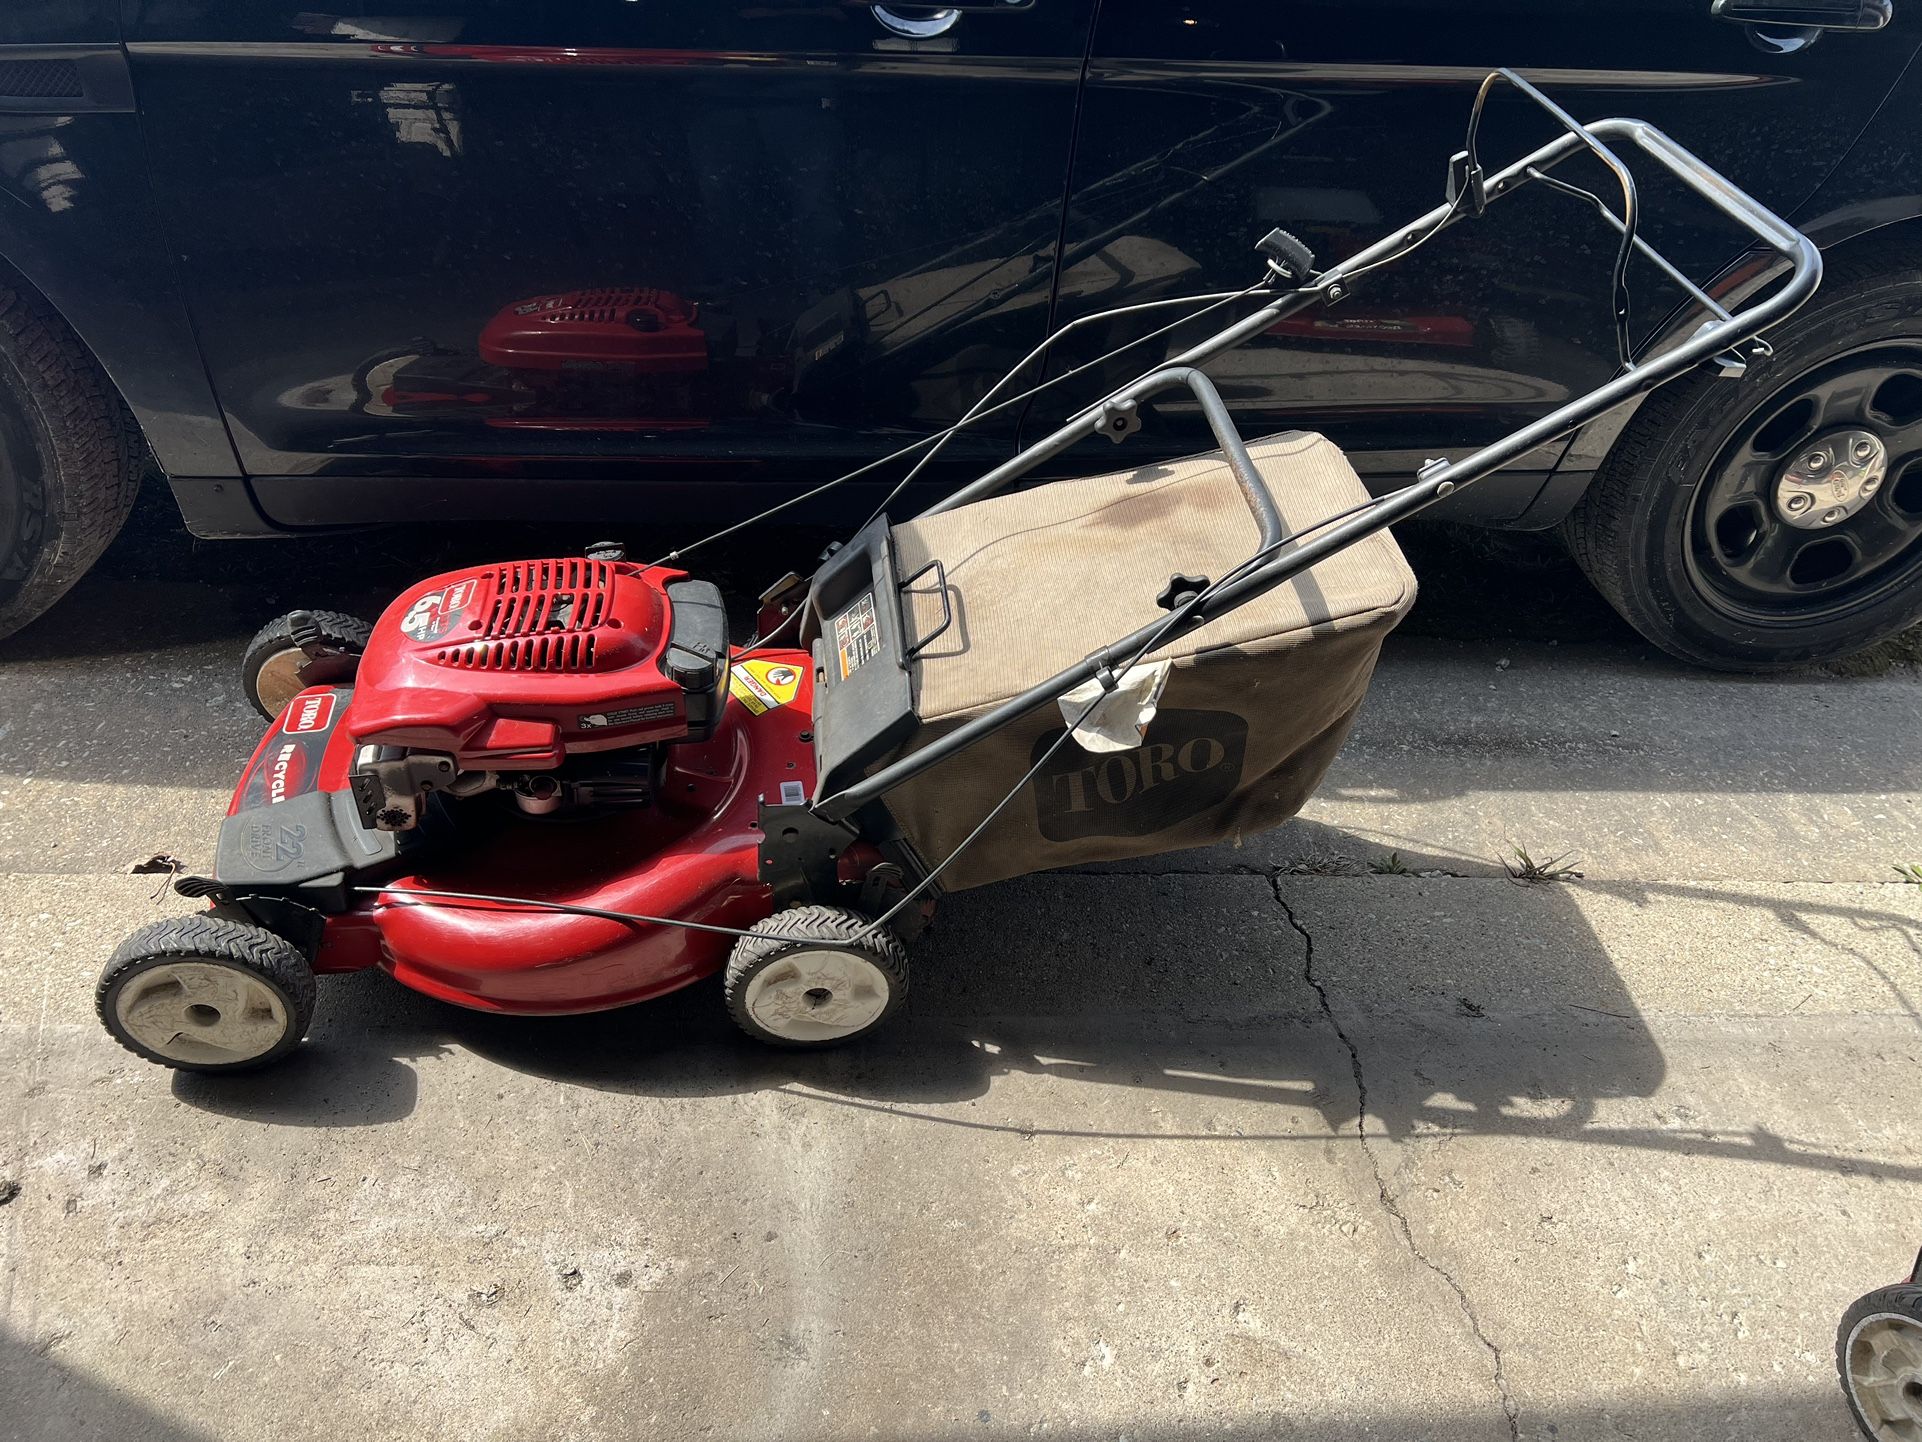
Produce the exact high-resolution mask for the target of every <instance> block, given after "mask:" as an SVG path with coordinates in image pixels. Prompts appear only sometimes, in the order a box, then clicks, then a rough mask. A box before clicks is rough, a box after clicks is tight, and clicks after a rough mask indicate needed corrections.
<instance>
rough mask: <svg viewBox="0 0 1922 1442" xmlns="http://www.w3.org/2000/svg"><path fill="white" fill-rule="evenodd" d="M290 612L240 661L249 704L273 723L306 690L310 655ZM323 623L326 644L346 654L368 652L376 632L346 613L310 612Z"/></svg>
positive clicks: (271, 624) (272, 624) (261, 631)
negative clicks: (305, 667)
mask: <svg viewBox="0 0 1922 1442" xmlns="http://www.w3.org/2000/svg"><path fill="white" fill-rule="evenodd" d="M295 614H296V613H295V612H293V611H289V612H288V613H287V614H286V615H284V616H276V617H274V619H273V620H271V621H269V622H268V623H267V624H266V625H264V626H262V627H261V628H260V629H259V630H258V631H256V632H254V638H253V640H251V641H249V642H248V643H247V649H246V651H244V652H243V653H242V654H241V658H240V689H241V690H242V691H243V692H245V693H246V696H247V701H248V703H249V704H250V705H251V706H252V707H253V708H254V710H256V711H258V712H259V713H260V714H261V715H262V716H265V717H266V718H267V719H268V720H269V721H271V720H273V719H274V717H276V716H278V715H279V714H280V713H281V712H282V711H283V710H285V709H286V707H287V703H288V702H289V701H291V700H293V699H294V697H296V696H298V695H299V694H300V693H301V691H302V690H304V689H305V688H304V687H303V686H302V685H301V682H300V668H301V666H302V665H303V664H304V663H305V662H306V660H307V653H306V652H305V651H303V650H301V649H300V646H299V645H298V644H297V643H296V642H295V641H294V632H293V625H292V621H293V617H294V615H295ZM308 614H309V615H310V616H312V617H313V618H314V620H315V621H316V622H317V623H319V626H320V633H321V637H322V639H323V640H325V641H327V642H328V643H329V644H330V645H333V646H337V647H339V648H340V649H341V650H344V651H364V650H366V649H367V643H368V641H369V640H371V639H372V637H373V634H374V628H373V627H372V626H370V625H368V623H367V622H365V621H363V620H361V619H360V617H358V616H349V615H348V614H347V613H346V612H344V611H310V612H308Z"/></svg>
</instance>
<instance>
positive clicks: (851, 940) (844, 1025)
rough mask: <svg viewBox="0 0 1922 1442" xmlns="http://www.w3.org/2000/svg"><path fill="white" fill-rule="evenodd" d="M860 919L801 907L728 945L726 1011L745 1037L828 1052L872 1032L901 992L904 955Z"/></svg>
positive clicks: (827, 909)
mask: <svg viewBox="0 0 1922 1442" xmlns="http://www.w3.org/2000/svg"><path fill="white" fill-rule="evenodd" d="M867 925H868V922H867V918H865V917H863V916H860V915H858V914H857V913H855V912H852V911H843V910H841V909H840V908H838V907H832V906H802V907H796V908H795V909H794V910H792V911H784V912H781V913H780V914H779V915H776V916H771V917H769V918H768V919H767V920H766V921H763V922H761V923H760V924H759V925H758V926H756V927H754V928H753V930H754V932H755V935H754V936H752V937H743V938H742V939H741V940H740V941H738V942H736V943H735V945H734V954H733V956H732V957H731V958H730V959H729V961H728V967H727V1005H728V1011H729V1012H730V1013H732V1015H733V1017H734V1020H735V1021H736V1022H737V1023H738V1024H739V1025H740V1027H741V1029H742V1030H743V1031H745V1032H747V1034H748V1035H749V1036H752V1037H755V1038H757V1039H759V1040H761V1041H765V1042H769V1043H771V1044H773V1045H775V1046H788V1047H820V1046H833V1045H835V1044H836V1043H837V1042H844V1041H849V1040H851V1039H853V1038H854V1037H857V1036H860V1035H862V1034H864V1033H866V1032H868V1031H871V1030H873V1028H875V1027H876V1026H878V1025H880V1023H881V1022H882V1021H884V1020H885V1019H886V1018H887V1017H888V1016H889V1015H890V1014H891V1013H892V1012H893V1011H894V1009H895V1008H896V1007H897V1006H899V1005H900V1004H901V1001H902V998H903V997H905V996H906V994H907V989H908V963H907V953H906V951H905V950H904V949H903V948H902V946H901V942H900V940H899V938H897V937H896V936H894V935H893V934H892V933H891V932H885V931H884V932H880V933H877V934H876V935H873V936H866V935H863V933H864V932H865V930H866V928H867Z"/></svg>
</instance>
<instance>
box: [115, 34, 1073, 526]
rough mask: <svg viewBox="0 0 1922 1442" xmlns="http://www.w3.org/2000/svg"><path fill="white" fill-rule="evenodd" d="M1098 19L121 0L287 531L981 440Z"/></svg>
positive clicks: (217, 334) (781, 475)
mask: <svg viewBox="0 0 1922 1442" xmlns="http://www.w3.org/2000/svg"><path fill="white" fill-rule="evenodd" d="M1093 8H1094V0H1001V3H983V0H975V3H974V4H972V5H968V4H963V5H962V6H961V7H959V8H958V9H953V10H945V11H942V12H928V11H925V10H914V11H892V10H888V9H886V8H884V7H881V6H869V5H859V4H845V3H839V0H750V3H741V0H728V3H698V0H659V3H647V4H634V3H630V0H569V3H567V4H564V5H562V4H556V5H539V4H528V3H524V0H415V3H412V4H409V5H407V6H405V7H403V9H404V10H405V12H406V13H404V14H395V15H383V14H375V13H370V12H369V11H367V10H365V9H361V8H353V9H341V10H332V9H329V8H326V7H325V6H323V7H322V8H320V9H315V8H313V5H312V0H304V3H302V4H298V5H297V4H293V3H287V0H263V3H257V4H247V5H237V4H230V3H218V0H127V7H126V16H125V27H126V35H127V50H128V54H129V57H130V60H131V64H132V67H133V75H134V85H135V91H136V96H137V100H138V104H139V108H140V114H141V117H142V124H143V127H144V132H145V136H146V142H147V146H148V151H149V155H150V161H151V167H152V173H153V180H154V189H155V193H156V195H157V197H158V203H159V205H160V207H161V209H162V212H163V215H164V219H165V222H166V224H167V226H168V227H169V230H170V233H171V236H172V240H173V245H174V249H175V252H176V255H177V256H178V264H179V266H180V269H181V273H182V279H183V283H184V287H185V290H186V293H187V297H188V303H189V305H190V307H191V310H192V314H193V319H194V323H195V325H196V327H197V329H198V332H199V336H200V341H201V345H202V348H203V351H204V354H205V358H206V364H207V367H208V370H209V372H210V374H211V377H212V380H213V383H214V386H215V388H216V389H217V391H218V394H219V397H220V402H221V405H222V408H223V410H224V412H225V415H226V418H227V421H228V423H229V425H230V427H231V429H232V432H233V435H234V439H235V443H236V445H237V447H238V449H239V452H240V454H241V457H242V459H243V462H244V464H245V466H246V468H247V470H248V472H249V473H250V474H251V475H252V476H253V477H255V482H254V485H255V491H256V494H257V496H258V498H259V502H260V504H261V505H262V506H263V507H264V508H265V509H266V510H267V512H268V513H269V514H270V515H271V516H273V517H274V518H275V519H277V520H279V521H281V522H283V523H289V524H303V523H313V522H321V521H334V520H371V519H381V518H385V517H388V516H414V515H422V514H432V515H436V516H452V515H461V514H540V513H543V512H544V511H546V510H549V509H551V507H552V505H553V499H552V487H551V486H550V487H546V488H544V487H543V486H542V484H541V483H542V482H543V481H547V482H557V481H571V482H575V483H579V488H577V489H575V490H573V491H571V492H569V494H570V495H571V496H572V497H574V498H576V499H579V498H582V497H585V498H587V500H588V502H589V503H590V504H591V505H592V507H593V508H594V509H596V510H599V511H606V510H609V509H613V510H633V509H636V508H644V509H649V510H654V509H657V508H658V507H659V505H660V504H661V502H662V500H663V499H664V498H665V497H666V496H667V495H668V494H669V490H670V489H671V487H668V486H665V485H664V486H661V487H656V486H649V485H647V484H645V483H647V482H649V481H653V480H660V481H663V482H674V483H677V484H678V485H679V486H680V487H681V488H682V490H683V491H688V492H689V493H690V494H691V496H692V497H693V499H694V500H696V501H697V502H698V503H699V504H700V505H701V506H702V507H703V509H712V508H714V507H722V508H725V507H726V506H728V505H729V504H731V503H732V502H733V500H735V499H738V498H739V497H741V496H746V495H754V496H758V497H760V498H766V497H768V496H772V495H780V494H785V493H787V492H788V491H791V490H792V489H793V488H794V487H795V486H796V485H798V484H799V483H800V482H802V481H803V480H806V479H811V478H814V477H817V476H818V475H819V474H821V473H823V472H826V471H830V470H834V469H836V468H839V467H842V466H845V465H846V464H847V463H848V462H850V461H854V460H860V459H864V458H867V457H870V456H872V455H875V454H878V453H879V452H880V451H882V450H883V449H884V448H891V447H893V446H894V445H898V444H899V443H900V441H901V439H902V438H904V437H907V436H911V435H912V434H914V433H917V432H920V431H924V430H926V429H929V428H932V427H933V426H934V425H936V424H937V423H938V422H940V421H942V420H946V419H951V418H952V417H953V416H954V415H956V414H958V413H959V411H960V410H961V409H963V408H965V406H966V405H967V404H968V403H970V402H971V401H973V400H974V399H975V398H977V397H978V396H979V395H980V394H981V392H982V391H983V390H984V389H985V388H986V386H987V385H988V384H990V383H991V382H992V380H993V379H994V378H995V377H997V376H998V375H999V374H1000V371H1001V369H1003V368H1004V367H1005V366H1006V365H1007V364H1008V363H1010V362H1011V361H1012V360H1013V359H1015V358H1017V357H1018V356H1019V355H1020V354H1021V353H1023V352H1024V351H1026V350H1027V349H1028V348H1029V347H1031V346H1032V345H1033V344H1034V342H1035V341H1036V340H1037V339H1038V338H1039V337H1040V335H1041V334H1042V333H1043V331H1044V329H1045V327H1046V324H1047V319H1048V307H1049V302H1050V296H1051V290H1052V281H1053V264H1054V257H1055V250H1056V245H1057V241H1058V238H1059V230H1060V218H1061V206H1062V201H1063V196H1064V192H1065V188H1066V183H1067V169H1068V158H1069V147H1070V144H1071V139H1072V130H1073V124H1072V122H1073V115H1074V105H1075V97H1076V93H1077V89H1078V86H1079V83H1080V76H1081V67H1082V63H1083V59H1084V54H1085V49H1086V43H1087V38H1088V28H1089V22H1090V18H1091V15H1092V12H1093ZM1011 433H1012V421H1011V420H1010V421H1009V422H1008V423H1007V424H1003V425H1002V426H1000V427H999V428H998V430H997V429H988V430H984V432H983V433H982V435H981V436H980V437H978V438H976V439H974V440H973V441H972V442H971V443H970V445H971V446H972V447H973V453H974V454H984V453H989V452H992V453H996V454H1001V453H1005V451H1006V449H1007V447H1008V445H1009V443H1010V436H1011ZM956 454H957V455H959V456H962V457H966V456H967V455H969V454H970V447H968V446H962V447H957V448H956ZM589 482H598V486H596V487H592V488H589V487H587V486H586V483H589ZM757 482H758V483H760V484H759V485H758V486H757V485H756V483H757ZM730 487H731V489H729V488H730ZM675 493H676V494H679V492H675Z"/></svg>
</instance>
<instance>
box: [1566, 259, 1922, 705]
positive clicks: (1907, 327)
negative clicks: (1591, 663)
mask: <svg viewBox="0 0 1922 1442" xmlns="http://www.w3.org/2000/svg"><path fill="white" fill-rule="evenodd" d="M1769 342H1770V344H1771V346H1772V347H1773V352H1774V353H1773V354H1772V355H1771V356H1769V357H1767V358H1765V359H1762V360H1758V361H1756V362H1754V363H1753V364H1752V365H1751V367H1750V370H1749V373H1748V375H1747V376H1746V377H1745V378H1744V379H1742V380H1740V381H1730V380H1726V379H1723V378H1721V377H1718V376H1715V375H1713V374H1710V373H1707V372H1702V371H1698V372H1697V373H1696V374H1694V375H1691V376H1689V377H1686V378H1684V379H1682V380H1679V381H1676V382H1674V383H1673V384H1671V385H1668V386H1665V387H1663V388H1662V389H1661V390H1660V391H1658V392H1656V393H1655V394H1654V395H1652V396H1650V397H1649V399H1648V400H1647V401H1646V402H1644V404H1643V405H1642V407H1641V409H1640V410H1639V411H1637V412H1636V414H1635V416H1634V418H1633V419H1632V420H1631V421H1630V422H1629V424H1628V426H1627V428H1626V429H1625V430H1624V431H1623V433H1622V435H1621V437H1620V438H1619V439H1618V440H1617V441H1616V443H1615V445H1614V447H1613V449H1612V450H1611V451H1610V452H1609V455H1608V458H1607V460H1606V462H1605V463H1604V464H1603V466H1602V469H1601V471H1600V472H1599V474H1598V475H1597V476H1596V478H1595V481H1594V483H1593V484H1592V485H1591V486H1590V487H1589V489H1588V492H1587V494H1586V495H1584V496H1583V498H1582V500H1581V502H1580V503H1579V504H1578V505H1577V506H1576V508H1575V510H1574V512H1573V513H1572V514H1571V515H1570V516H1569V518H1568V520H1567V522H1566V523H1565V526H1564V536H1565V539H1566V540H1567V542H1568V546H1569V550H1570V552H1571V553H1572V554H1573V556H1574V557H1575V560H1576V563H1577V564H1578V565H1579V566H1580V567H1581V568H1582V570H1583V571H1584V572H1585V573H1586V574H1587V576H1588V578H1589V579H1590V581H1592V582H1593V583H1594V585H1595V587H1596V589H1597V590H1599V591H1600V592H1601V593H1602V595H1603V596H1605V597H1606V598H1607V599H1608V601H1609V602H1610V604H1612V605H1613V606H1614V607H1615V609H1616V610H1617V611H1619V612H1620V613H1621V615H1622V616H1623V618H1624V619H1626V620H1627V621H1628V623H1629V624H1630V625H1631V626H1633V627H1635V629H1636V630H1638V631H1640V632H1641V633H1642V635H1644V636H1646V637H1647V638H1648V639H1649V640H1650V641H1652V642H1654V643H1655V644H1656V645H1657V646H1660V647H1661V648H1662V649H1663V650H1665V651H1667V652H1669V653H1670V654H1671V655H1674V656H1677V657H1680V658H1681V659H1682V660H1685V661H1690V662H1693V663H1695V664H1697V665H1700V666H1707V667H1712V668H1715V669H1718V670H1727V671H1778V670H1784V669H1788V668H1791V667H1796V666H1805V665H1809V664H1812V663H1815V662H1821V661H1831V660H1836V659H1838V658H1840V657H1843V656H1847V655H1849V654H1851V653H1853V652H1856V651H1860V650H1862V649H1864V648H1865V647H1868V646H1871V645H1874V644H1875V643H1876V642H1878V641H1881V640H1883V639H1885V638H1887V637H1889V636H1891V635H1893V634H1895V633H1896V632H1897V631H1900V630H1902V629H1903V628H1905V627H1907V626H1909V625H1912V624H1914V623H1915V622H1916V621H1917V620H1918V619H1922V245H1918V244H1917V243H1916V242H1915V241H1914V240H1906V241H1903V242H1899V243H1896V242H1891V243H1889V244H1887V245H1885V246H1883V247H1881V248H1879V250H1878V252H1877V254H1875V255H1874V256H1869V255H1857V256H1849V257H1844V258H1842V259H1840V260H1838V261H1836V262H1834V263H1833V264H1831V265H1830V267H1829V269H1828V275H1827V278H1826V279H1825V280H1824V281H1823V283H1822V287H1821V289H1820V290H1819V291H1818V292H1817V294H1816V296H1815V298H1814V299H1813V300H1812V301H1810V302H1809V304H1808V305H1806V306H1805V307H1804V308H1803V309H1802V310H1801V311H1799V312H1798V313H1797V314H1796V315H1795V316H1793V317H1792V318H1791V319H1790V320H1789V321H1787V322H1785V323H1784V324H1783V325H1781V326H1780V327H1778V328H1777V329H1775V330H1774V331H1771V332H1770V334H1769ZM1863 436H1868V437H1872V438H1873V440H1874V441H1875V443H1876V444H1877V445H1879V446H1880V447H1881V450H1880V452H1879V453H1867V452H1865V454H1869V455H1870V459H1868V460H1864V461H1863V462H1862V463H1861V464H1862V466H1863V467H1867V468H1870V469H1865V470H1863V471H1862V472H1861V473H1860V474H1859V475H1857V476H1855V477H1854V479H1855V480H1858V481H1859V483H1860V484H1859V486H1855V487H1854V488H1853V489H1851V490H1850V491H1849V494H1848V496H1847V504H1846V505H1840V506H1835V507H1833V508H1832V509H1833V510H1834V511H1847V514H1846V515H1843V516H1841V517H1840V518H1839V519H1837V520H1835V521H1834V522H1833V523H1832V524H1829V525H1824V524H1822V523H1823V522H1824V521H1825V519H1826V518H1827V517H1829V516H1830V514H1831V508H1830V507H1828V506H1827V505H1826V503H1825V502H1818V503H1816V507H1815V508H1813V509H1809V510H1805V511H1804V512H1803V513H1802V514H1801V515H1800V516H1799V517H1796V518H1794V519H1793V520H1792V519H1791V517H1790V515H1789V513H1788V512H1787V511H1786V510H1785V509H1784V507H1786V506H1787V505H1789V504H1791V503H1799V504H1801V505H1803V506H1804V507H1808V506H1809V502H1808V501H1806V500H1802V501H1799V502H1798V500H1797V498H1796V497H1794V496H1793V495H1792V494H1791V492H1792V490H1793V489H1795V487H1794V486H1793V484H1792V482H1793V481H1794V479H1795V478H1794V477H1792V476H1790V474H1789V472H1790V470H1791V468H1793V467H1797V466H1801V465H1802V464H1803V463H1804V462H1806V461H1810V460H1811V459H1812V458H1814V457H1817V456H1826V455H1827V450H1826V449H1824V447H1826V446H1828V445H1829V444H1830V443H1831V441H1832V440H1833V441H1834V442H1836V443H1839V444H1840V445H1841V447H1842V451H1851V448H1853V447H1858V446H1861V445H1862V444H1863V442H1862V440H1861V439H1860V437H1863ZM1852 438H1853V439H1852ZM1851 453H1852V452H1851ZM1839 454H1841V452H1838V455H1839ZM1876 454H1879V460H1876V459H1875V455H1876ZM1853 464H1854V462H1853V461H1851V465H1853ZM1874 465H1880V467H1881V475H1880V477H1879V479H1876V480H1875V481H1874V484H1873V487H1871V486H1870V480H1869V477H1870V475H1871V474H1872V468H1873V466H1874ZM1836 474H1837V475H1840V474H1841V467H1840V465H1839V463H1838V467H1837V470H1836ZM1825 484H1827V483H1826V482H1825ZM1835 484H1836V486H1837V487H1840V486H1842V485H1843V484H1844V482H1842V481H1838V482H1836V483H1835ZM1850 484H1853V482H1850ZM1863 488H1869V489H1872V490H1873V494H1872V495H1869V494H1858V493H1857V492H1858V491H1860V490H1862V489H1863ZM1850 507H1854V508H1855V509H1850Z"/></svg>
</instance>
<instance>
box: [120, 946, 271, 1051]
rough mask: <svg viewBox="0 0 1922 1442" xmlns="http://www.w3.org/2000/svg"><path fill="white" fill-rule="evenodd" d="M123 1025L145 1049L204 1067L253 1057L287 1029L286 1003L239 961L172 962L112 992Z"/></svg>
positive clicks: (268, 1047)
mask: <svg viewBox="0 0 1922 1442" xmlns="http://www.w3.org/2000/svg"><path fill="white" fill-rule="evenodd" d="M114 1016H115V1018H116V1019H117V1020H118V1021H119V1023H120V1026H121V1029H122V1030H124V1031H125V1032H126V1033H127V1035H128V1036H130V1037H132V1038H133V1039H134V1040H135V1041H137V1042H139V1043H140V1045H142V1046H143V1047H145V1048H146V1049H147V1050H148V1051H150V1052H153V1053H155V1054H157V1055H159V1056H163V1057H165V1058H167V1060H169V1061H174V1062H190V1063H195V1064H198V1065H202V1066H211V1065H231V1064H234V1063H238V1062H246V1061H254V1060H256V1059H258V1058H260V1057H263V1056H265V1055H266V1054H267V1053H268V1052H270V1051H272V1050H273V1049H274V1048H275V1047H276V1046H278V1045H279V1044H280V1041H281V1039H282V1038H283V1037H285V1036H286V1034H287V1025H288V1021H287V1006H286V1003H285V1002H284V1001H283V1000H282V999H281V997H280V995H279V993H277V992H276V991H275V990H274V989H273V988H272V987H271V986H269V985H267V983H266V982H264V981H262V980H261V979H260V978H259V977H256V976H254V975H253V974H252V973H250V972H247V971H243V970H241V969H240V968H239V967H234V966H224V965H222V964H220V963H219V962H211V961H170V962H162V963H161V964H160V965H158V966H152V967H148V968H147V969H146V970H144V971H141V972H138V973H136V974H135V975H134V976H133V977H132V978H131V979H130V980H129V981H127V982H126V983H125V984H124V985H123V986H122V987H121V988H120V990H119V992H118V994H117V995H116V996H115V998H114Z"/></svg>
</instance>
